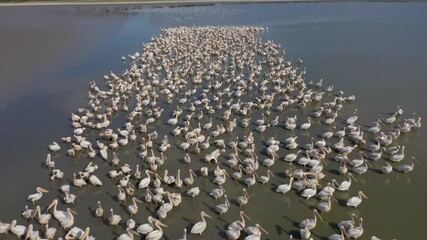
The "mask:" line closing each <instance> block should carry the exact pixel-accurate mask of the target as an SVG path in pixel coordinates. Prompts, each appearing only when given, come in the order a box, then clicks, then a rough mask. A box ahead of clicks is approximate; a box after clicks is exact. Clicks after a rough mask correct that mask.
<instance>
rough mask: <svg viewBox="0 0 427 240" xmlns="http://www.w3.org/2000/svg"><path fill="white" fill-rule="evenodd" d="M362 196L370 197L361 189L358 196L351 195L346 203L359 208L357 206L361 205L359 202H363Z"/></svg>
mask: <svg viewBox="0 0 427 240" xmlns="http://www.w3.org/2000/svg"><path fill="white" fill-rule="evenodd" d="M362 198H366V199H368V197H367V196H366V195H365V194H364V193H363V192H362V191H359V192H358V193H357V196H355V197H351V198H350V199H348V201H347V203H346V205H347V206H349V207H355V208H357V206H359V204H361V203H362Z"/></svg>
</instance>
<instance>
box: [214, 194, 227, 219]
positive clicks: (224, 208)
mask: <svg viewBox="0 0 427 240" xmlns="http://www.w3.org/2000/svg"><path fill="white" fill-rule="evenodd" d="M224 198H225V202H224V203H222V204H219V205H216V206H215V211H216V212H217V213H219V215H222V214H224V213H226V212H227V211H228V208H229V207H230V202H229V201H228V198H227V194H224Z"/></svg>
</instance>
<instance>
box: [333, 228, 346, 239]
mask: <svg viewBox="0 0 427 240" xmlns="http://www.w3.org/2000/svg"><path fill="white" fill-rule="evenodd" d="M346 238H348V235H347V232H346V230H345V229H344V227H340V234H336V233H335V234H332V235H331V236H329V237H328V240H345V239H346Z"/></svg>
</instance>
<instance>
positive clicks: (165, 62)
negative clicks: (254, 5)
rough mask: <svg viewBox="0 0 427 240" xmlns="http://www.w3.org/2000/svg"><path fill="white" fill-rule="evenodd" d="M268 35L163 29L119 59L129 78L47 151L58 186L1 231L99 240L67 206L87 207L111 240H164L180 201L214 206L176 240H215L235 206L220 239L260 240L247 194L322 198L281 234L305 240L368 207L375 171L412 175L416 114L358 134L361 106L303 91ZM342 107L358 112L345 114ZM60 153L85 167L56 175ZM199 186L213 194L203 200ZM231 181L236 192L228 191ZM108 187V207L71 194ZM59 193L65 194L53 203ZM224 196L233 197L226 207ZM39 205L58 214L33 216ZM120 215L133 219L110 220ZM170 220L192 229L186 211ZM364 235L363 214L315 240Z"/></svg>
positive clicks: (318, 88)
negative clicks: (370, 175)
mask: <svg viewBox="0 0 427 240" xmlns="http://www.w3.org/2000/svg"><path fill="white" fill-rule="evenodd" d="M265 30H266V29H265V28H262V27H253V26H243V27H178V28H169V29H162V31H161V34H160V35H159V36H157V37H153V38H152V39H151V41H150V42H148V43H146V44H144V46H143V51H142V52H141V53H138V52H136V53H134V54H133V55H129V56H128V57H122V60H123V61H126V62H130V66H129V68H128V69H126V70H125V71H124V72H123V73H122V74H118V75H117V74H115V73H113V72H111V73H109V74H107V75H105V76H104V79H103V82H102V83H99V82H95V81H92V82H90V89H89V92H88V99H89V100H88V101H89V102H88V104H87V106H85V107H82V108H79V109H77V111H76V112H74V113H71V118H70V120H71V125H72V127H73V129H72V132H71V133H70V136H66V137H63V138H62V139H61V140H60V141H54V142H52V143H51V144H49V146H48V149H49V151H50V153H48V154H47V158H46V160H45V164H46V168H47V169H49V178H50V180H52V181H58V182H59V183H60V185H62V186H61V188H60V189H50V191H48V190H47V189H45V188H42V187H37V188H36V190H35V193H33V194H30V195H29V196H28V201H29V202H28V206H25V208H24V209H23V211H22V214H21V216H22V218H20V219H17V220H12V221H7V222H0V233H3V234H14V235H16V236H17V237H18V238H24V239H95V237H96V236H92V235H91V231H90V229H91V227H92V226H82V225H81V224H80V223H79V222H77V221H75V220H74V216H75V214H76V212H75V211H74V210H73V208H74V207H75V206H76V205H85V207H84V208H81V209H85V210H86V211H91V212H92V213H91V215H92V216H93V218H101V219H103V220H104V224H106V225H111V226H112V227H115V226H116V225H119V226H123V228H120V229H121V230H120V231H121V233H119V234H117V235H116V236H111V238H114V239H120V240H125V239H135V238H136V239H149V240H154V239H162V238H163V235H164V234H163V229H164V228H166V227H168V228H173V227H174V225H173V222H172V223H171V222H169V224H168V225H166V224H165V221H166V220H167V218H168V215H169V216H170V215H174V212H175V211H177V210H176V209H177V208H180V204H181V203H182V201H194V199H196V198H198V197H200V195H207V196H210V197H212V198H213V199H215V202H216V203H217V204H216V205H212V206H209V207H206V208H204V209H198V210H197V211H198V212H200V217H199V218H196V219H191V220H192V221H190V222H189V224H188V226H187V227H186V228H185V229H183V235H184V236H183V237H182V239H187V238H193V237H194V235H203V234H204V232H207V231H216V229H215V228H214V226H213V225H212V224H210V221H212V220H211V219H212V218H221V217H223V216H225V215H227V212H228V210H229V209H231V208H235V209H239V210H238V212H239V214H238V215H237V216H232V217H231V218H232V219H235V220H234V221H226V224H227V225H224V226H225V227H223V229H222V235H220V236H222V237H223V238H225V239H263V238H266V237H267V234H268V231H269V230H270V231H274V229H275V226H274V225H273V226H269V224H268V223H263V222H258V221H257V219H256V218H255V216H251V213H250V212H245V211H243V210H242V209H243V208H244V207H243V206H245V205H248V206H249V205H250V204H251V195H253V194H254V193H253V191H254V190H252V189H254V185H260V186H262V188H263V189H265V190H266V191H271V192H273V194H274V196H277V198H280V197H283V195H284V194H290V193H291V192H294V193H293V194H296V195H297V196H298V197H300V198H301V199H303V201H306V200H309V201H313V200H315V201H317V203H316V204H317V206H316V207H315V208H314V209H313V215H312V216H301V219H299V220H300V221H301V222H300V223H299V228H297V227H295V229H293V230H292V229H290V230H292V231H293V233H294V235H295V236H292V235H290V236H289V237H290V238H293V237H295V238H300V239H312V238H313V236H312V234H311V231H312V230H313V229H314V228H315V227H316V225H317V220H320V222H319V224H326V223H321V222H322V221H323V218H325V214H326V213H327V212H329V211H331V210H332V208H357V207H358V206H359V205H360V204H363V203H362V201H366V199H368V196H366V195H365V194H364V193H363V189H353V188H351V184H352V181H357V179H358V177H360V175H362V174H365V173H366V172H367V171H370V170H373V172H376V173H382V174H389V173H391V172H393V171H396V172H400V173H408V172H411V171H412V170H413V169H414V164H419V163H418V162H417V160H416V159H415V157H414V156H409V157H405V146H401V145H399V143H398V141H399V137H400V136H401V135H402V134H405V133H407V132H410V131H413V130H414V129H417V128H419V127H420V126H421V118H420V117H419V116H418V115H416V114H415V113H414V114H411V115H410V116H409V117H405V116H404V113H403V110H402V109H401V108H400V107H397V108H396V109H395V110H394V111H392V112H391V113H390V114H382V115H378V117H375V118H377V121H375V122H373V123H372V125H370V126H366V125H361V124H359V123H358V121H357V120H358V112H357V109H352V104H351V102H353V101H355V96H346V95H345V94H344V93H343V91H335V90H334V87H333V85H331V86H323V80H320V81H316V82H312V81H306V68H305V67H303V66H302V65H303V62H302V60H298V62H297V63H295V65H297V66H292V62H291V61H289V60H287V59H286V56H285V51H284V50H282V49H281V48H280V46H279V45H277V44H275V43H273V42H271V41H266V42H264V41H262V39H261V38H262V34H263V31H265ZM346 108H347V110H348V109H350V112H353V113H352V114H351V115H349V116H345V115H346V114H345V111H343V110H344V109H346ZM347 112H348V111H347ZM347 115H348V114H347ZM158 132H163V133H166V134H159V133H158ZM89 133H90V134H89ZM57 142H59V143H57ZM124 148H128V149H131V150H132V151H127V152H126V153H127V154H128V155H137V157H138V158H139V160H138V164H131V163H129V162H127V161H126V158H127V156H126V153H122V154H121V153H120V152H119V149H124ZM172 152H173V154H172ZM65 156H66V157H71V158H76V159H77V161H79V162H85V163H84V165H85V166H86V167H85V168H84V169H81V171H78V172H74V173H72V172H64V171H63V170H61V169H59V168H58V167H57V165H56V164H55V161H54V160H55V158H57V159H56V161H64V160H63V159H61V157H62V158H65ZM170 166H174V167H170ZM326 167H327V168H328V170H329V171H328V172H327V171H325V169H326ZM331 172H335V174H332V173H331ZM400 173H398V174H400ZM105 174H107V175H108V176H109V178H111V179H112V180H111V181H109V182H108V183H107V182H105V181H104V182H102V181H101V179H102V177H101V175H105ZM340 175H341V176H340ZM275 177H276V178H282V179H281V180H280V181H279V182H280V184H277V185H276V184H274V185H273V184H271V182H270V179H271V178H275ZM201 181H209V182H211V183H212V185H211V186H215V187H212V188H208V189H203V188H204V187H203V186H202V185H201V184H200V182H201ZM227 181H235V182H236V183H237V184H238V185H237V186H240V187H230V186H227V185H226V184H225V183H226V182H227ZM67 183H70V184H67ZM107 184H113V186H109V187H110V188H114V189H116V190H117V194H116V195H115V196H113V197H112V198H111V199H108V200H110V201H112V202H113V204H115V206H117V208H116V209H115V208H114V207H112V208H109V209H103V207H102V206H103V202H102V201H104V200H105V199H100V200H99V201H94V202H84V201H81V202H79V200H78V197H77V198H76V195H75V194H73V192H75V191H76V190H77V189H79V188H87V187H90V186H88V185H94V186H95V187H96V188H99V189H101V191H102V189H103V188H105V187H107V186H106V185H107ZM261 184H264V185H261ZM234 186H236V185H234ZM51 188H53V187H51ZM58 190H59V191H60V193H61V195H57V194H56V195H54V194H53V193H52V192H56V191H58ZM335 191H349V193H350V196H352V197H349V198H348V199H339V200H340V202H341V203H334V201H336V202H338V201H337V199H336V197H334V192H335ZM232 193H237V194H240V195H241V196H239V197H236V198H234V197H233V199H231V197H230V196H231V195H232ZM84 194H91V193H90V192H86V193H84ZM374 197H377V196H374ZM41 198H50V199H52V203H51V204H50V206H40V205H39V204H38V201H39V200H40V199H41ZM310 199H311V200H310ZM258 204H259V203H258ZM263 204H266V205H268V204H269V203H268V202H265V203H263ZM109 205H111V204H109ZM144 205H146V206H150V207H152V208H153V209H155V211H154V212H153V213H151V214H150V215H149V217H148V219H147V220H146V221H145V222H136V221H135V220H133V219H134V218H135V217H136V216H138V214H142V212H143V211H146V210H145V209H146V208H145V207H143V209H140V210H139V208H140V207H142V206H144ZM119 208H125V209H126V211H127V213H126V214H121V215H119V214H117V212H118V211H117V209H119ZM278 211H280V209H278ZM145 214H146V213H145ZM284 214H286V213H285V212H284ZM178 216H179V218H186V216H185V212H181V213H179V215H178ZM306 217H308V218H307V219H305V218H306ZM326 217H327V216H326ZM193 218H194V217H193ZM280 221H281V220H278V221H277V222H276V223H275V224H277V225H280ZM55 226H56V227H55ZM221 227H222V226H221ZM179 231H181V230H179ZM298 232H299V234H295V233H298ZM187 234H188V236H187ZM379 234H380V233H379ZM362 235H363V216H360V215H358V214H356V213H354V214H353V215H352V217H351V219H342V222H340V223H338V224H337V225H336V227H335V232H331V233H330V236H323V237H329V239H357V238H359V237H361V236H362ZM367 237H368V236H364V239H366V238H367ZM369 237H371V236H369ZM285 238H288V237H287V236H286V237H285ZM169 239H174V238H171V236H169ZM372 239H379V238H377V237H375V236H372Z"/></svg>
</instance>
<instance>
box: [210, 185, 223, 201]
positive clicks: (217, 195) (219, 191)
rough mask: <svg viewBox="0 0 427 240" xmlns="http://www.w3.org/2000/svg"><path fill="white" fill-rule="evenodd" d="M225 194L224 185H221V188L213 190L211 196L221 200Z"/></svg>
mask: <svg viewBox="0 0 427 240" xmlns="http://www.w3.org/2000/svg"><path fill="white" fill-rule="evenodd" d="M224 193H225V189H224V187H223V186H222V185H219V188H215V189H214V190H212V191H211V192H210V193H209V195H211V196H212V197H213V198H215V199H218V198H221V197H222V196H223V195H224Z"/></svg>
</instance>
